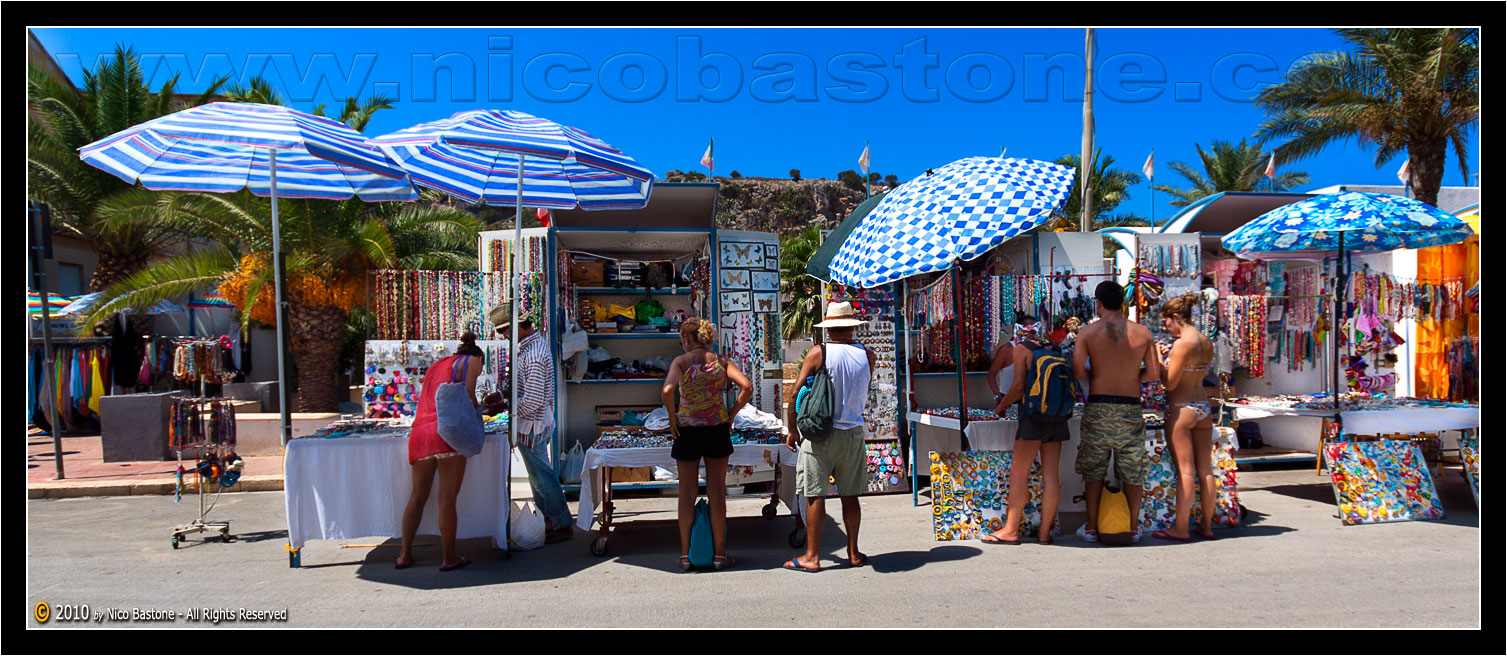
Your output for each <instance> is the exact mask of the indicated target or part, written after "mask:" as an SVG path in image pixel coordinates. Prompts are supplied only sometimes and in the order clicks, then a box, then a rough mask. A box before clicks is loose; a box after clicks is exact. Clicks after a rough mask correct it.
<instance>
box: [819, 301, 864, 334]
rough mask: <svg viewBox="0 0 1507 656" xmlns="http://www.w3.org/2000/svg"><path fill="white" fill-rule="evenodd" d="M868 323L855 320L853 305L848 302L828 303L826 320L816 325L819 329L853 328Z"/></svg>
mask: <svg viewBox="0 0 1507 656" xmlns="http://www.w3.org/2000/svg"><path fill="white" fill-rule="evenodd" d="M865 323H868V322H866V321H863V320H860V319H857V318H854V316H853V304H852V303H848V302H846V301H844V302H842V303H828V304H827V316H826V320H825V321H822V322H821V323H819V324H816V327H817V328H851V327H853V326H862V325H863V324H865Z"/></svg>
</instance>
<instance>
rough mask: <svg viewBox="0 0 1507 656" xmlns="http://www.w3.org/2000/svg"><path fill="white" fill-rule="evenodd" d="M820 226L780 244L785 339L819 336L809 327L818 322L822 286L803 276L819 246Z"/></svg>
mask: <svg viewBox="0 0 1507 656" xmlns="http://www.w3.org/2000/svg"><path fill="white" fill-rule="evenodd" d="M821 243H822V235H821V227H820V226H818V225H815V224H813V225H810V226H807V227H806V229H805V230H802V231H801V232H799V233H797V234H796V235H795V236H794V237H791V238H790V239H787V240H785V242H784V243H782V244H780V288H781V289H782V290H784V292H785V293H786V294H787V295H788V297H789V300H787V301H786V302H785V306H784V312H783V313H782V314H781V316H780V335H781V336H782V337H784V338H785V339H787V340H789V339H800V338H801V337H803V336H806V335H811V336H812V337H813V338H816V339H818V340H820V339H821V336H820V335H819V334H818V333H819V331H817V330H815V329H814V328H813V327H814V326H815V325H816V324H817V323H820V322H821V320H822V283H821V281H820V280H817V279H816V278H812V277H811V276H808V275H806V263H807V262H810V261H811V256H812V255H814V254H816V249H817V248H820V247H821Z"/></svg>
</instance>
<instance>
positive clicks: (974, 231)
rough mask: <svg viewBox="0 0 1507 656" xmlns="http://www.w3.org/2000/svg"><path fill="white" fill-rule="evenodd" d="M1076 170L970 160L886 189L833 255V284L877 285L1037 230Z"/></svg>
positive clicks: (1011, 161)
mask: <svg viewBox="0 0 1507 656" xmlns="http://www.w3.org/2000/svg"><path fill="white" fill-rule="evenodd" d="M1072 186H1073V169H1072V168H1071V167H1066V166H1060V165H1057V164H1053V163H1050V162H1042V161H1037V160H1031V159H1017V158H1014V157H1011V158H998V157H969V158H966V159H961V160H958V161H956V162H953V163H951V164H948V165H946V166H943V167H942V168H940V169H937V170H936V172H935V174H934V175H931V176H922V177H919V178H916V179H914V180H911V181H910V182H907V183H905V184H903V185H900V187H899V188H897V189H895V190H894V191H892V192H890V193H889V194H888V195H886V196H885V197H884V200H883V201H880V203H879V205H878V207H875V208H874V211H872V212H869V213H868V215H867V216H865V217H863V220H862V221H860V222H859V224H858V226H857V227H856V228H854V229H853V232H852V234H850V235H849V236H848V238H847V240H846V241H844V242H843V244H842V248H840V249H838V251H837V255H836V256H834V257H833V258H832V265H831V272H832V279H833V280H835V281H837V282H840V283H842V284H845V285H851V286H855V287H877V286H879V285H884V284H887V283H891V282H894V281H896V280H901V279H904V278H908V277H910V276H914V275H918V274H922V273H929V272H932V271H940V270H943V269H946V268H948V267H950V266H952V263H953V261H955V260H962V261H965V262H966V261H968V260H972V259H974V258H976V257H978V256H980V255H983V254H984V253H985V252H986V251H988V250H989V249H991V248H994V247H995V246H998V245H999V244H1001V243H1003V242H1004V241H1005V240H1006V239H1009V238H1011V237H1014V236H1015V235H1018V234H1020V233H1023V232H1025V231H1027V230H1030V229H1031V228H1034V227H1036V226H1037V225H1040V224H1041V223H1042V222H1043V221H1045V220H1046V219H1047V218H1048V217H1049V216H1050V215H1051V214H1052V212H1054V211H1056V210H1057V208H1058V207H1060V206H1061V205H1062V203H1063V202H1064V201H1066V200H1067V196H1068V193H1069V192H1070V191H1071V190H1072Z"/></svg>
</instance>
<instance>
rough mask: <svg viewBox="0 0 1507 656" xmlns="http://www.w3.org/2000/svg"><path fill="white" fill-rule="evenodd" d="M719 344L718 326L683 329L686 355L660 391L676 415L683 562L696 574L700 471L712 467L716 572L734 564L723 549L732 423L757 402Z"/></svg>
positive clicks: (702, 323) (709, 489)
mask: <svg viewBox="0 0 1507 656" xmlns="http://www.w3.org/2000/svg"><path fill="white" fill-rule="evenodd" d="M716 341H717V325H716V324H714V323H712V322H710V321H706V320H703V319H694V318H693V319H689V320H687V321H686V322H685V323H682V324H681V325H680V346H681V348H683V349H685V355H682V356H680V357H678V358H675V362H673V363H671V364H670V372H669V374H668V375H666V376H665V385H664V388H663V389H662V390H661V391H660V395H661V397H662V398H663V399H664V403H665V410H666V411H668V412H669V413H670V433H671V435H673V436H674V440H675V445H674V447H673V448H671V449H670V455H671V456H672V457H674V458H675V463H676V466H677V467H678V469H679V472H678V474H679V476H680V553H681V554H683V555H682V556H681V557H680V560H679V562H678V563H677V565H678V566H679V567H680V569H682V570H689V569H690V568H691V559H690V553H691V523H692V520H693V519H694V516H695V506H696V491H697V471H696V470H697V469H698V468H699V466H700V464H701V462H702V460H703V459H704V460H705V461H706V497H707V503H708V504H709V505H710V506H711V515H712V548H713V551H714V553H715V554H716V556H715V557H714V559H713V567H715V568H716V569H719V570H720V569H723V568H725V567H727V566H729V565H732V564H733V559H732V558H731V557H729V556H728V555H727V550H726V546H725V545H724V544H723V538H724V537H725V531H726V527H727V459H728V456H731V455H732V454H733V442H732V427H733V425H732V421H731V417H734V416H736V415H737V414H738V411H739V410H742V409H743V406H744V405H747V404H748V400H749V399H751V398H753V383H751V382H749V380H748V377H747V376H745V375H743V372H741V371H738V368H737V367H736V366H734V365H733V363H731V362H729V361H728V360H727V359H726V358H724V357H722V356H721V355H718V354H717V353H715V352H713V351H711V350H709V348H708V347H710V346H711V345H712V344H713V343H715V342H716ZM729 381H731V382H732V383H733V384H734V385H737V386H738V401H737V402H736V403H735V404H733V407H732V409H731V411H729V410H728V408H727V406H726V404H725V403H724V401H723V399H722V392H723V390H725V389H727V384H728V382H729Z"/></svg>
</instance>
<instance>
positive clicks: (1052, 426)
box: [1015, 412, 1072, 442]
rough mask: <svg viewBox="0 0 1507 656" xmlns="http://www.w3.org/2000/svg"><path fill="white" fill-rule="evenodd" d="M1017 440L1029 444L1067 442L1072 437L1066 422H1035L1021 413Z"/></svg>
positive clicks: (1016, 433) (1016, 435) (1016, 431)
mask: <svg viewBox="0 0 1507 656" xmlns="http://www.w3.org/2000/svg"><path fill="white" fill-rule="evenodd" d="M1018 416H1019V417H1020V425H1019V426H1018V427H1017V428H1016V430H1015V439H1017V440H1026V441H1029V442H1066V441H1068V439H1069V438H1071V437H1072V434H1071V433H1069V432H1068V429H1067V422H1065V421H1035V420H1033V419H1031V418H1030V417H1029V416H1027V415H1026V413H1024V412H1021V413H1020V414H1019V415H1018Z"/></svg>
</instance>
